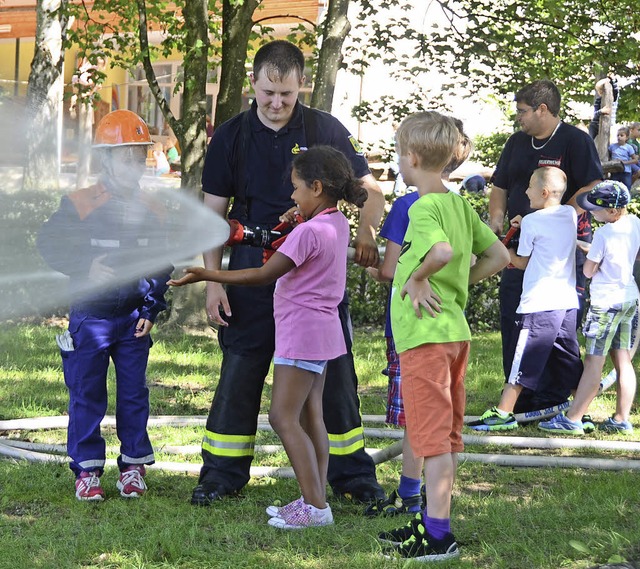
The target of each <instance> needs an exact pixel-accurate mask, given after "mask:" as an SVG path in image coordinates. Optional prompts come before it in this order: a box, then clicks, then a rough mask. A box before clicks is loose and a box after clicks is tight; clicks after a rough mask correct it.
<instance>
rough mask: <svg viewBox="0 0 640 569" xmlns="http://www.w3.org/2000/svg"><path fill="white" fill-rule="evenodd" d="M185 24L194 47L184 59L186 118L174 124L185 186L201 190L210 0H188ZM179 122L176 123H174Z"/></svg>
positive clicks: (184, 13)
mask: <svg viewBox="0 0 640 569" xmlns="http://www.w3.org/2000/svg"><path fill="white" fill-rule="evenodd" d="M182 15H183V16H184V26H185V29H186V30H187V35H186V40H185V41H186V44H187V45H188V46H190V48H189V51H188V52H187V53H186V54H185V58H184V63H183V65H184V77H185V82H184V88H183V92H182V118H181V119H180V124H179V125H178V124H177V122H178V121H176V120H175V118H174V119H173V121H172V122H171V123H170V124H171V126H172V128H173V127H174V126H175V128H173V130H174V132H175V133H176V136H177V137H178V141H179V142H180V148H181V150H182V155H181V156H180V165H181V170H182V176H181V186H182V188H183V189H189V190H197V191H199V190H200V185H201V183H202V169H203V166H204V156H205V154H206V152H207V126H206V117H207V68H208V65H209V62H208V58H207V56H208V53H209V11H208V8H207V0H185V3H184V9H183V12H182ZM174 123H175V124H174Z"/></svg>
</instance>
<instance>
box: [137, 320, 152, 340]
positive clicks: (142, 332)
mask: <svg viewBox="0 0 640 569" xmlns="http://www.w3.org/2000/svg"><path fill="white" fill-rule="evenodd" d="M151 328H153V322H151V320H147V319H146V318H140V320H138V323H137V324H136V331H135V332H134V333H133V335H134V337H136V338H142V337H143V336H147V335H148V334H149V332H151Z"/></svg>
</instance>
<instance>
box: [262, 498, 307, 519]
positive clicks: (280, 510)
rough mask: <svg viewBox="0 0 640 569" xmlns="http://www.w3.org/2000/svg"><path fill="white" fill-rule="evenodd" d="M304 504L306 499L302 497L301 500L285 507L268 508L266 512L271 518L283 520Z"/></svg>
mask: <svg viewBox="0 0 640 569" xmlns="http://www.w3.org/2000/svg"><path fill="white" fill-rule="evenodd" d="M303 503H304V498H303V497H302V496H300V498H298V499H297V500H294V501H293V502H289V503H288V504H286V505H284V506H267V509H266V510H265V511H266V512H267V515H268V516H269V517H270V518H282V517H283V516H285V515H286V514H287V512H289V511H291V510H293V509H294V508H297V507H299V505H300V504H303Z"/></svg>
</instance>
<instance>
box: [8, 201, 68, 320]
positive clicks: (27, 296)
mask: <svg viewBox="0 0 640 569" xmlns="http://www.w3.org/2000/svg"><path fill="white" fill-rule="evenodd" d="M59 202H60V194H59V193H57V192H43V191H40V190H36V191H24V190H23V191H19V192H15V193H5V192H0V227H2V238H3V243H2V246H1V247H0V274H1V275H2V276H3V277H4V278H2V279H0V296H1V297H2V302H3V307H2V310H1V311H0V312H1V313H3V314H4V315H7V316H9V317H13V316H14V315H21V314H32V313H33V309H34V306H33V302H32V300H33V299H34V298H38V297H39V296H40V295H43V294H46V289H45V286H44V285H45V282H44V281H45V280H46V277H45V276H44V273H45V272H47V273H50V271H49V269H48V267H47V266H46V265H45V263H44V261H43V260H42V258H41V257H40V254H39V253H38V252H37V250H36V236H37V233H38V230H39V229H40V227H41V226H42V224H43V223H44V221H45V220H46V219H47V218H48V217H49V216H50V215H51V214H52V213H53V212H54V211H55V209H56V208H57V206H58V204H59ZM24 276H29V277H31V278H29V279H25V278H23V277H24Z"/></svg>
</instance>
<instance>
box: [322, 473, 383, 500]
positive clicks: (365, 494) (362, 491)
mask: <svg viewBox="0 0 640 569" xmlns="http://www.w3.org/2000/svg"><path fill="white" fill-rule="evenodd" d="M332 490H333V495H334V496H335V497H336V498H338V499H342V500H346V501H348V502H353V503H356V504H371V503H374V502H378V501H381V500H386V498H387V494H386V493H385V491H384V490H383V488H382V486H380V484H378V481H377V480H376V479H375V478H371V477H358V478H352V479H351V480H349V481H347V482H346V483H343V484H341V485H340V486H334V487H332Z"/></svg>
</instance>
